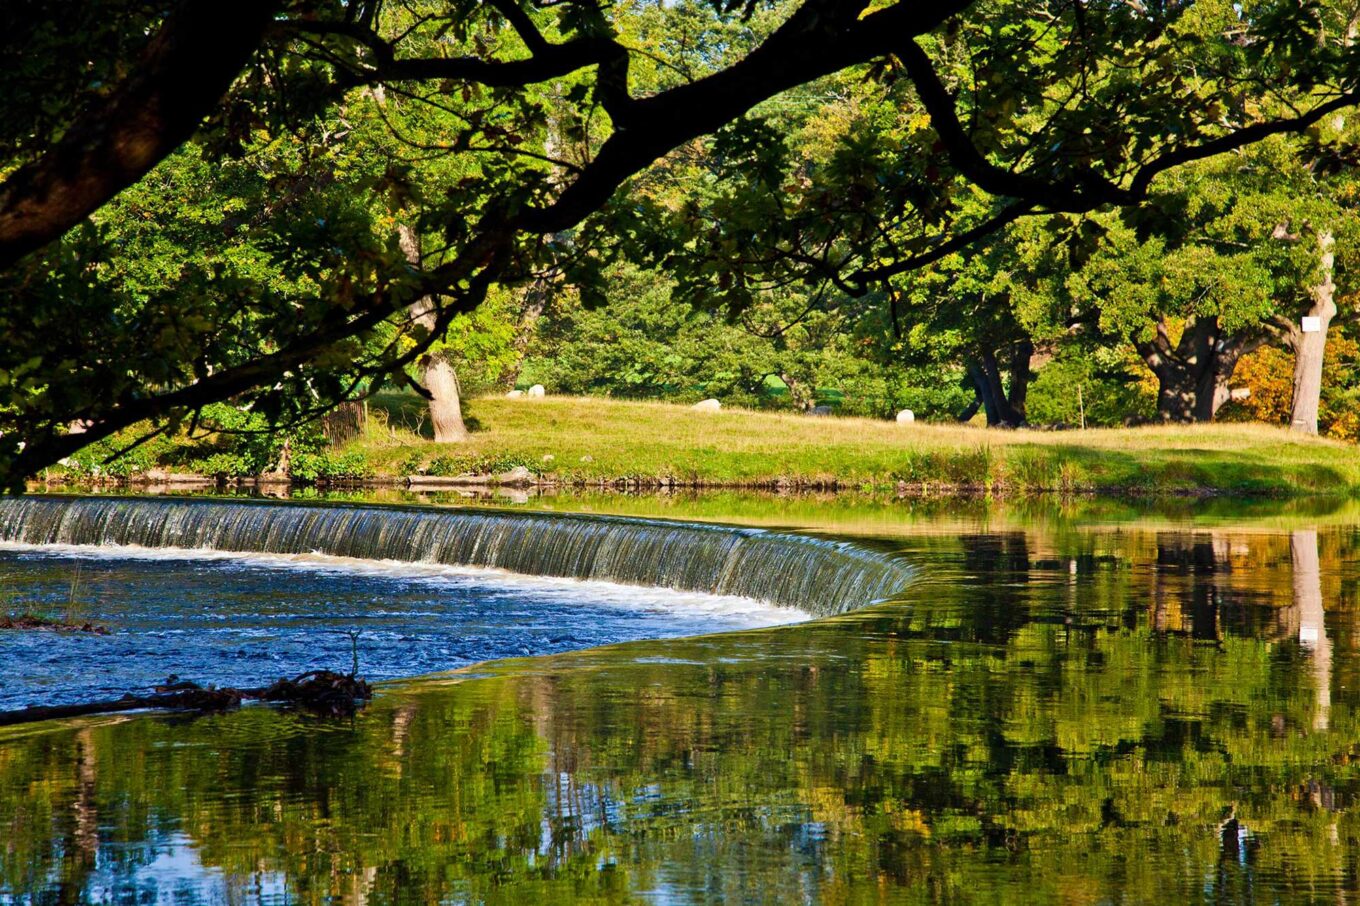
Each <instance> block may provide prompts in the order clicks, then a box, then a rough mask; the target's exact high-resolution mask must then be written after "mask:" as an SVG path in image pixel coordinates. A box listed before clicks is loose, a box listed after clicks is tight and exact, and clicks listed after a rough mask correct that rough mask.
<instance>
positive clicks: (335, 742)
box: [0, 528, 1360, 903]
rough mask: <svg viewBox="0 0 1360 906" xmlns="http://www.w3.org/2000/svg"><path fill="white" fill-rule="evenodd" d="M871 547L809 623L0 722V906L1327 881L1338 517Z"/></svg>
mask: <svg viewBox="0 0 1360 906" xmlns="http://www.w3.org/2000/svg"><path fill="white" fill-rule="evenodd" d="M897 544H898V545H899V546H901V547H905V548H906V549H907V552H908V555H909V556H911V557H912V558H914V559H915V560H916V561H917V562H919V563H921V564H922V565H923V572H924V575H925V576H926V578H925V579H924V580H923V581H922V582H920V583H919V584H918V585H917V586H916V587H915V588H914V589H913V590H912V591H911V592H910V594H909V595H908V596H907V597H906V598H904V599H903V600H901V601H899V602H897V603H895V604H893V605H888V606H883V607H879V608H874V609H871V610H868V611H862V612H859V613H855V614H852V615H849V616H846V617H842V618H838V619H836V620H832V621H825V622H818V623H811V624H803V625H801V626H798V627H794V628H789V629H779V630H774V631H770V632H761V633H746V634H739V635H733V636H723V637H709V638H699V639H688V640H678V641H668V642H664V643H642V644H637V645H628V646H622V647H619V648H614V649H608V650H603V651H591V652H581V653H577V654H572V655H563V656H558V657H554V658H551V659H546V660H540V661H530V662H522V663H519V664H513V665H508V666H504V667H501V668H495V669H493V670H491V671H490V673H489V674H488V675H483V676H479V677H476V678H462V679H459V678H452V679H446V680H435V681H429V682H424V683H421V684H417V685H412V686H409V687H406V688H402V689H398V690H395V691H393V692H390V693H388V694H385V695H383V696H381V697H380V698H379V700H378V701H376V702H375V703H374V704H373V706H371V707H370V708H369V709H367V710H366V711H364V712H363V713H362V714H361V715H360V716H359V717H358V718H357V719H356V720H354V721H353V722H352V723H345V724H333V723H319V722H315V721H313V720H311V719H309V718H306V717H303V716H299V715H295V714H288V713H282V712H276V711H269V710H265V709H249V710H246V711H242V712H240V713H236V714H229V715H222V716H218V717H210V718H204V719H198V720H184V719H166V718H141V719H123V720H118V721H99V722H93V723H84V724H80V725H78V726H72V727H65V728H62V727H57V728H53V727H48V728H40V729H29V730H27V731H22V732H19V731H16V732H13V733H11V734H10V735H8V736H0V840H3V843H0V899H5V898H6V897H8V898H10V899H14V900H17V901H23V902H27V901H63V900H64V901H78V900H81V899H98V898H103V897H106V896H107V897H109V898H111V899H115V900H128V901H131V900H133V899H137V900H138V901H155V900H156V899H158V898H159V899H167V898H169V897H171V896H174V897H176V898H178V899H182V900H186V901H192V900H201V901H221V902H275V901H283V900H291V901H299V902H307V903H319V902H323V901H324V902H353V903H359V902H406V901H410V902H430V901H440V900H442V901H448V902H488V903H524V902H533V901H540V902H564V901H583V902H631V901H653V902H680V903H689V902H770V903H790V902H833V903H835V902H847V903H850V902H853V903H859V902H941V901H945V902H1000V901H1010V902H1042V903H1055V902H1057V903H1092V902H1127V903H1135V902H1178V903H1179V902H1206V903H1228V902H1251V901H1259V902H1328V903H1337V902H1348V901H1349V899H1348V898H1349V897H1351V896H1352V894H1351V891H1354V890H1355V889H1356V886H1357V870H1358V869H1360V864H1358V860H1357V855H1356V853H1357V852H1360V849H1357V844H1360V820H1358V819H1360V808H1357V804H1356V796H1357V793H1360V776H1358V775H1357V768H1356V767H1355V766H1354V765H1355V763H1356V761H1357V759H1358V758H1360V701H1357V698H1356V694H1355V689H1356V678H1357V673H1358V671H1360V655H1358V654H1357V640H1358V639H1360V635H1358V634H1357V624H1356V616H1357V595H1356V588H1357V580H1358V579H1360V570H1358V569H1357V550H1358V545H1360V535H1358V534H1357V532H1356V530H1354V529H1337V528H1331V529H1326V530H1322V531H1314V530H1311V529H1301V530H1297V531H1292V532H1288V533H1283V532H1281V533H1269V532H1260V531H1240V530H1237V531H1235V530H1231V529H1221V530H1220V529H1215V530H1205V531H1186V530H1181V529H1178V530H1168V531H1142V530H1130V529H1102V530H1072V529H1070V528H1069V529H1062V530H1052V529H1044V528H1036V529H1035V530H1032V531H1005V532H986V531H976V530H975V531H972V532H970V533H967V534H958V533H955V532H950V533H941V534H922V535H918V536H914V537H912V538H909V539H906V540H899V541H898V542H897Z"/></svg>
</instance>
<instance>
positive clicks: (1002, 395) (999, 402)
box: [968, 340, 1034, 428]
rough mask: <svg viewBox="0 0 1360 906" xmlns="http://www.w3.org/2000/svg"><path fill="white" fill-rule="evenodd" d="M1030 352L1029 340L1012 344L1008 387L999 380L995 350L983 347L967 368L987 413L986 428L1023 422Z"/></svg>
mask: <svg viewBox="0 0 1360 906" xmlns="http://www.w3.org/2000/svg"><path fill="white" fill-rule="evenodd" d="M1033 355H1034V344H1033V343H1031V342H1030V341H1029V340H1021V341H1020V342H1019V343H1016V344H1015V347H1014V348H1013V349H1012V350H1011V361H1010V369H1009V370H1010V388H1009V390H1008V389H1007V387H1006V385H1005V384H1003V383H1002V381H1001V366H1000V364H999V363H998V362H997V359H996V353H995V352H994V351H992V350H990V349H984V350H983V351H982V353H981V355H980V356H979V357H978V361H977V362H976V363H974V364H973V365H971V366H970V367H969V369H968V375H969V377H970V378H971V379H972V381H973V386H974V387H975V388H976V390H977V395H978V398H979V399H980V400H981V401H982V406H983V408H984V409H985V410H986V412H987V426H988V427H989V428H994V427H999V426H1004V427H1010V428H1018V427H1019V426H1021V425H1023V424H1024V423H1025V399H1026V397H1027V396H1028V395H1029V382H1030V377H1031V372H1030V358H1031V357H1032V356H1033ZM974 411H976V410H974Z"/></svg>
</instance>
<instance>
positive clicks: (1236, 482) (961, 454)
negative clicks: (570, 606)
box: [351, 395, 1360, 494]
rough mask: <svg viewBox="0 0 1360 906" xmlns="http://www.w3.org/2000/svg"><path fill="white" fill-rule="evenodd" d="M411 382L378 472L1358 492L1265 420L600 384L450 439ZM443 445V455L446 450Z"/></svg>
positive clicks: (479, 405)
mask: <svg viewBox="0 0 1360 906" xmlns="http://www.w3.org/2000/svg"><path fill="white" fill-rule="evenodd" d="M422 410H423V406H422V404H421V401H420V400H419V399H418V398H416V397H414V396H399V395H390V396H383V397H379V398H378V399H376V400H375V401H374V402H373V404H372V406H371V418H370V421H369V424H368V427H367V430H366V432H365V434H364V436H363V437H361V438H359V439H358V440H356V441H354V442H353V444H352V445H351V446H352V448H354V449H358V450H361V451H362V452H363V453H364V455H365V456H366V457H367V458H368V460H369V462H370V464H371V465H372V466H373V467H374V468H375V469H376V470H377V471H378V472H379V473H380V474H409V473H412V472H421V471H428V470H431V469H432V468H433V469H434V470H435V471H438V472H440V473H441V474H458V473H459V472H463V471H466V472H471V473H478V472H481V473H495V472H498V471H505V470H507V469H509V468H511V467H513V466H516V465H522V466H525V467H527V468H529V469H530V470H532V471H533V472H534V473H535V474H537V475H540V476H544V477H547V478H552V479H557V480H561V481H583V482H590V481H599V480H602V479H609V480H614V479H627V478H635V479H639V480H643V481H660V480H667V479H669V480H674V481H676V482H679V483H707V484H742V483H750V484H756V483H768V482H773V481H777V480H780V479H782V480H785V481H787V482H790V483H793V484H812V483H820V484H828V483H831V482H833V481H834V482H837V483H838V484H839V485H842V486H848V487H885V486H891V485H896V484H898V483H902V482H905V483H907V484H909V485H913V486H919V487H921V488H923V489H925V490H931V489H938V490H940V491H945V490H950V489H959V488H968V489H974V490H979V491H992V492H1004V491H1009V492H1030V491H1080V490H1093V489H1101V490H1119V491H1130V492H1139V493H1158V492H1194V491H1219V492H1248V493H1274V494H1281V493H1291V492H1294V493H1350V492H1351V491H1352V490H1353V489H1356V488H1360V461H1357V457H1356V452H1357V451H1356V449H1355V448H1354V447H1352V446H1349V445H1346V444H1342V443H1337V442H1333V441H1327V440H1317V439H1305V438H1299V437H1296V436H1294V435H1291V434H1290V433H1289V432H1288V431H1286V430H1284V429H1281V428H1273V427H1270V426H1266V425H1242V424H1221V425H1203V426H1155V427H1141V428H1115V429H1097V430H1089V431H1063V432H1050V431H1028V430H1024V431H1001V430H987V429H984V428H979V427H972V426H959V425H929V424H921V423H917V424H913V425H898V424H896V423H895V422H888V421H878V420H874V419H865V418H837V417H823V418H812V417H809V416H805V415H796V414H787V413H767V412H751V411H744V410H724V411H722V412H716V413H705V412H693V411H691V410H690V409H688V408H687V407H684V406H678V405H672V404H666V403H647V402H627V401H619V400H608V399H598V398H576V397H550V398H547V399H538V400H532V399H517V400H511V399H505V398H501V397H494V398H490V397H489V398H480V399H472V400H469V401H468V402H467V404H466V406H465V412H466V415H467V416H468V420H469V422H470V424H471V425H472V427H473V428H474V430H473V433H472V437H471V439H470V440H469V441H467V442H466V443H463V444H457V445H440V444H435V443H433V442H432V441H430V440H429V439H428V438H427V437H425V436H422V434H420V433H417V432H418V429H420V428H422V427H424V425H425V424H428V422H427V421H425V420H423V419H422V415H421V413H422ZM436 461H438V464H437V465H436Z"/></svg>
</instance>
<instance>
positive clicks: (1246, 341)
mask: <svg viewBox="0 0 1360 906" xmlns="http://www.w3.org/2000/svg"><path fill="white" fill-rule="evenodd" d="M1298 150H1299V149H1298V147H1297V145H1295V144H1293V143H1291V142H1289V141H1286V140H1284V139H1282V138H1280V139H1272V140H1268V141H1265V142H1262V143H1260V144H1258V145H1256V146H1254V147H1253V148H1251V149H1249V150H1247V151H1243V152H1240V153H1238V154H1234V155H1225V156H1224V157H1222V158H1219V159H1216V160H1213V161H1207V162H1205V163H1202V164H1199V165H1196V166H1195V167H1191V168H1186V169H1184V170H1182V171H1180V172H1178V173H1177V174H1174V175H1173V176H1172V177H1170V178H1169V179H1168V180H1167V187H1166V189H1165V190H1164V194H1163V195H1162V197H1161V198H1159V199H1158V201H1157V203H1155V204H1153V205H1150V206H1149V207H1148V208H1146V209H1145V210H1144V211H1142V212H1140V213H1139V214H1138V215H1137V216H1135V217H1131V218H1128V221H1129V222H1124V221H1119V220H1116V219H1114V218H1111V217H1104V218H1101V219H1100V220H1099V221H1098V223H1099V227H1100V232H1101V236H1100V238H1099V241H1098V243H1097V246H1098V247H1097V248H1096V250H1095V251H1094V253H1093V254H1092V255H1091V257H1090V260H1089V261H1087V262H1085V263H1084V264H1083V266H1082V267H1081V268H1079V269H1078V270H1076V271H1075V272H1074V273H1073V276H1072V278H1071V280H1070V281H1069V284H1068V288H1069V289H1070V291H1071V293H1072V295H1073V298H1074V301H1075V304H1077V305H1078V306H1085V307H1087V308H1088V309H1093V310H1096V311H1098V312H1099V318H1100V322H1101V325H1102V326H1103V328H1104V329H1105V330H1106V331H1108V332H1111V333H1114V334H1116V335H1123V336H1128V337H1130V338H1131V340H1132V341H1133V344H1134V346H1135V348H1137V350H1138V352H1139V354H1140V355H1141V356H1142V357H1143V359H1144V361H1145V362H1146V363H1147V365H1148V368H1149V369H1150V370H1151V371H1152V372H1153V374H1155V375H1156V377H1157V380H1158V384H1159V392H1158V403H1157V411H1158V414H1159V416H1160V417H1161V418H1162V419H1164V420H1169V421H1208V420H1210V419H1212V418H1213V417H1214V416H1215V415H1216V414H1217V413H1218V411H1219V409H1220V408H1221V407H1222V406H1223V405H1224V404H1225V403H1226V402H1228V400H1229V399H1230V398H1231V397H1232V392H1233V388H1232V387H1231V379H1232V376H1233V373H1234V371H1235V369H1236V367H1237V364H1238V362H1239V361H1240V360H1241V359H1242V357H1243V356H1245V355H1248V354H1250V353H1251V352H1253V351H1254V350H1256V349H1258V348H1260V347H1261V346H1262V345H1264V344H1266V343H1269V342H1272V341H1273V340H1275V339H1276V337H1277V336H1279V335H1281V334H1283V336H1284V337H1285V338H1286V342H1290V343H1291V344H1292V343H1294V342H1295V341H1293V340H1290V339H1289V337H1291V336H1293V335H1294V334H1295V333H1296V332H1297V331H1298V327H1297V325H1298V324H1299V321H1300V318H1301V317H1302V315H1303V314H1304V313H1306V312H1308V311H1309V310H1310V309H1313V308H1317V306H1319V305H1320V304H1322V303H1321V302H1320V301H1318V300H1319V299H1321V300H1322V301H1326V300H1327V299H1330V297H1331V294H1332V292H1333V288H1332V280H1331V269H1332V265H1331V261H1330V259H1329V258H1328V257H1327V256H1326V255H1325V254H1320V250H1321V251H1323V252H1325V251H1326V250H1327V249H1330V247H1331V243H1332V240H1331V239H1330V238H1329V237H1330V236H1331V233H1332V231H1333V230H1334V229H1337V228H1339V227H1340V226H1341V225H1342V224H1343V223H1344V222H1345V218H1347V217H1348V216H1349V215H1348V214H1347V213H1346V212H1345V211H1344V210H1343V209H1342V208H1341V207H1340V206H1339V205H1338V204H1337V203H1336V202H1335V201H1334V200H1333V198H1332V196H1331V194H1330V193H1329V192H1328V191H1327V188H1326V186H1325V185H1320V184H1319V183H1318V181H1317V180H1316V178H1315V177H1314V176H1313V175H1312V174H1311V172H1310V170H1309V167H1308V166H1307V162H1306V160H1305V159H1304V158H1303V157H1302V156H1301V155H1300V154H1299V153H1298ZM1299 336H1302V334H1299ZM1320 352H1321V348H1320V346H1319V348H1318V353H1319V355H1320ZM1300 361H1302V359H1300ZM1316 366H1317V367H1316V370H1315V371H1313V372H1312V374H1313V375H1314V376H1315V377H1316V379H1317V384H1316V386H1318V387H1320V384H1321V370H1320V358H1319V359H1318V361H1317V363H1316ZM1300 399H1302V397H1300ZM1314 400H1316V397H1314ZM1313 407H1314V413H1316V401H1314V404H1313ZM1315 417H1316V415H1315V414H1314V418H1315Z"/></svg>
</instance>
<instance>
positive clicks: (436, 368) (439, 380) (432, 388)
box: [397, 224, 468, 444]
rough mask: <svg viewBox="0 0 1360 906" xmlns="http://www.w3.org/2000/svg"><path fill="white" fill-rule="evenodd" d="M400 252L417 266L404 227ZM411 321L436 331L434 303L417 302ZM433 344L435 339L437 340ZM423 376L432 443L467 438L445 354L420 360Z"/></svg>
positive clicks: (413, 243) (416, 250) (415, 247)
mask: <svg viewBox="0 0 1360 906" xmlns="http://www.w3.org/2000/svg"><path fill="white" fill-rule="evenodd" d="M397 230H398V234H399V237H400V241H401V250H402V251H403V252H405V253H406V260H407V261H410V262H411V263H412V264H414V265H416V266H419V265H420V235H419V234H418V233H416V231H415V230H414V229H412V228H411V227H409V226H407V225H406V224H400V225H399V226H398V227H397ZM410 316H411V320H412V321H414V322H415V323H416V324H419V325H421V326H422V327H424V328H425V329H426V330H428V331H430V332H434V331H435V330H436V329H438V327H439V318H438V314H437V312H436V309H435V304H434V299H433V298H431V297H430V296H424V297H422V298H420V299H417V300H416V301H415V302H414V303H413V304H412V305H411V309H410ZM436 340H438V338H437V337H436ZM420 364H421V368H422V370H423V374H422V375H421V386H423V387H424V388H425V391H426V392H427V393H429V395H430V423H431V424H432V425H434V442H435V443H437V444H451V443H458V442H460V441H465V440H467V438H468V430H467V425H465V424H463V403H462V399H461V396H460V392H459V387H458V373H457V372H456V371H454V368H453V362H451V361H450V360H449V356H448V353H445V352H442V351H435V352H431V353H430V354H429V355H426V356H424V357H423V358H422V359H421V360H420Z"/></svg>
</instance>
